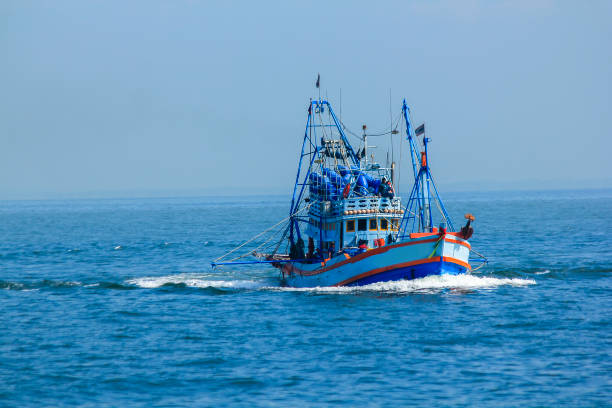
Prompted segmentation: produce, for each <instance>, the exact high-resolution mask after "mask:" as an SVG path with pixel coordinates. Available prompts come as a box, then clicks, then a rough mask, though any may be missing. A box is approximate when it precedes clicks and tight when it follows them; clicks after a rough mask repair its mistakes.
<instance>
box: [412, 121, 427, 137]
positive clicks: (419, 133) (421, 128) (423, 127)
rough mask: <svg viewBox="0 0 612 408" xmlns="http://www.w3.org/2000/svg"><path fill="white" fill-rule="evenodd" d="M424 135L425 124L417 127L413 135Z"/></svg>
mask: <svg viewBox="0 0 612 408" xmlns="http://www.w3.org/2000/svg"><path fill="white" fill-rule="evenodd" d="M424 133H425V124H424V123H423V124H422V125H421V126H419V127H418V128H416V129H414V134H415V135H417V136H421V135H422V134H424Z"/></svg>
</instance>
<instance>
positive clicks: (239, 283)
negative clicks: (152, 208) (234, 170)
mask: <svg viewBox="0 0 612 408" xmlns="http://www.w3.org/2000/svg"><path fill="white" fill-rule="evenodd" d="M126 283H128V284H130V285H135V286H139V287H141V288H158V287H161V286H163V285H166V284H183V285H186V286H189V287H195V288H209V287H212V288H222V289H248V290H272V291H304V292H329V293H355V292H367V291H372V292H393V293H423V292H425V293H427V292H438V291H440V290H443V289H465V290H471V289H493V288H496V287H499V286H505V285H509V286H528V285H535V283H536V282H535V280H533V279H519V278H494V277H481V276H473V275H441V276H439V275H433V276H427V277H425V278H421V279H414V280H402V281H393V282H377V283H372V284H370V285H365V286H350V287H348V286H344V287H315V288H292V287H281V286H269V285H266V283H264V282H258V281H253V280H214V279H207V277H206V276H203V275H195V274H178V275H168V276H159V277H143V278H136V279H130V280H128V281H127V282H126Z"/></svg>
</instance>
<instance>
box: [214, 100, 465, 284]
mask: <svg viewBox="0 0 612 408" xmlns="http://www.w3.org/2000/svg"><path fill="white" fill-rule="evenodd" d="M307 112H308V116H307V119H306V130H305V133H304V137H303V142H302V148H301V152H300V155H299V160H298V169H297V175H296V178H295V183H294V186H293V195H292V198H291V204H290V209H289V216H288V217H287V218H286V219H285V220H283V221H282V222H280V223H279V224H277V225H276V226H274V227H276V228H277V229H278V231H279V233H280V239H278V238H277V239H275V240H273V241H272V243H273V244H274V245H273V250H272V251H271V252H265V251H261V250H260V248H261V245H260V246H256V247H251V249H249V251H248V252H247V253H248V254H249V255H253V256H256V257H257V260H253V261H241V260H240V259H242V258H243V257H244V256H240V257H238V258H236V259H234V260H232V261H229V262H228V261H224V258H225V257H226V256H228V255H229V254H230V253H232V252H234V251H235V250H237V249H239V248H241V247H244V246H245V245H247V244H252V241H247V242H245V243H243V244H242V245H241V246H239V247H238V248H235V249H234V250H232V251H230V252H229V253H228V254H226V255H224V256H223V257H220V258H218V259H217V260H215V262H213V263H212V265H213V266H217V265H228V264H269V265H271V266H273V267H275V268H278V270H279V271H280V277H281V280H282V282H283V283H284V284H285V285H288V286H292V287H318V286H360V285H368V284H371V283H375V282H384V281H397V280H410V279H417V278H422V277H425V276H429V275H441V274H451V275H457V274H463V273H469V272H470V271H471V269H472V266H471V264H470V253H471V250H472V248H471V245H470V242H469V239H470V237H471V236H472V234H473V227H472V222H473V221H474V216H472V215H471V214H466V215H465V218H466V219H467V221H466V224H465V226H463V227H462V228H460V229H455V227H454V224H453V222H452V220H451V218H450V216H449V214H448V212H447V211H446V208H445V207H444V204H443V202H442V200H441V199H440V196H439V194H438V189H437V187H436V184H435V182H434V178H433V176H432V173H431V168H430V165H429V156H428V154H429V152H428V143H429V142H430V139H429V138H427V137H426V135H425V125H424V124H423V125H420V126H418V127H416V128H414V129H413V126H412V122H411V114H410V109H409V107H408V105H407V104H406V100H405V99H404V101H403V103H402V108H401V114H399V115H398V119H397V122H395V123H396V125H395V126H393V121H391V128H390V129H389V131H388V132H383V133H378V134H371V133H370V134H368V132H367V127H366V126H365V125H363V126H362V134H361V135H359V134H357V133H355V132H352V131H350V130H349V129H348V128H347V127H346V126H344V124H343V123H342V121H341V120H340V119H339V118H338V117H337V116H336V114H335V112H334V110H333V108H332V106H331V104H330V102H329V101H327V100H325V99H321V98H320V97H319V98H317V99H314V100H312V99H311V100H310V103H309V104H308V110H307ZM398 128H401V130H400V129H398ZM347 133H348V134H349V135H350V136H352V137H354V138H357V140H358V141H359V143H360V146H359V147H358V148H357V149H355V148H354V147H353V145H351V143H350V142H349V138H348V137H347ZM386 134H389V135H390V137H391V141H392V140H393V137H398V136H394V135H399V137H402V138H403V137H404V136H402V134H404V135H405V140H404V143H406V141H407V144H408V146H409V152H410V153H409V154H410V164H411V168H410V176H409V177H410V179H412V180H414V182H413V185H412V189H411V191H410V194H409V196H408V198H407V201H406V202H405V203H402V201H401V199H400V197H399V196H398V194H396V192H395V189H396V183H397V179H398V178H399V176H400V174H398V171H397V166H396V163H395V161H394V160H391V161H389V154H388V153H387V158H386V161H385V163H381V162H379V161H377V160H376V157H375V155H374V154H373V153H371V152H372V150H373V149H371V148H372V146H368V136H383V135H386ZM369 148H370V150H368V149H369ZM265 232H266V231H264V233H265ZM262 234H263V233H262ZM258 237H261V234H260V236H258ZM256 238H257V237H256ZM268 242H270V240H268ZM262 245H263V244H262ZM283 245H284V247H285V251H280V248H281V247H283ZM247 248H248V247H247Z"/></svg>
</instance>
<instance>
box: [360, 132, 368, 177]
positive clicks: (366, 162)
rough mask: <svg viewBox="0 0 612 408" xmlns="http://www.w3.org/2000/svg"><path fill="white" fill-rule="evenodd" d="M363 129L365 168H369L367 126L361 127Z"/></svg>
mask: <svg viewBox="0 0 612 408" xmlns="http://www.w3.org/2000/svg"><path fill="white" fill-rule="evenodd" d="M361 128H362V129H363V156H364V158H365V161H364V164H363V165H364V168H367V167H368V135H366V125H363V126H362V127H361Z"/></svg>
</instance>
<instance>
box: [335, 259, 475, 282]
mask: <svg viewBox="0 0 612 408" xmlns="http://www.w3.org/2000/svg"><path fill="white" fill-rule="evenodd" d="M440 261H442V262H449V263H454V264H457V265H461V266H463V267H465V268H467V269H468V270H471V269H472V267H471V266H470V264H468V263H465V262H463V261H460V260H459V259H455V258H451V257H448V256H445V257H439V256H437V257H435V258H429V259H419V260H418V261H411V262H403V263H399V264H395V265H391V266H385V267H383V268H376V269H372V270H371V271H368V272H364V273H362V274H359V275H357V276H353V277H351V278H348V279H345V280H343V281H342V282H339V283H336V284H335V285H334V286H345V285H348V284H349V283H353V282H355V281H358V280H360V279H363V278H367V277H368V276H372V275H376V274H379V273H382V272H386V271H390V270H392V269H399V268H405V267H408V266H414V265H422V264H426V263H432V262H440Z"/></svg>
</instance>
